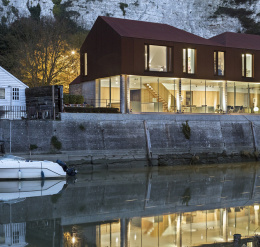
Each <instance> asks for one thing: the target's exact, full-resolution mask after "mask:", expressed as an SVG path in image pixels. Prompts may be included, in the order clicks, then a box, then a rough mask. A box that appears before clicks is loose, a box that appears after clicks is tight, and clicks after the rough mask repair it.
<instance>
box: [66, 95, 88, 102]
mask: <svg viewBox="0 0 260 247" xmlns="http://www.w3.org/2000/svg"><path fill="white" fill-rule="evenodd" d="M63 103H64V104H83V103H84V97H83V96H82V95H73V94H63Z"/></svg>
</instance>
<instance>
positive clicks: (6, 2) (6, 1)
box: [2, 0, 10, 6]
mask: <svg viewBox="0 0 260 247" xmlns="http://www.w3.org/2000/svg"><path fill="white" fill-rule="evenodd" d="M2 3H3V5H4V6H7V5H8V4H9V3H10V1H9V0H2Z"/></svg>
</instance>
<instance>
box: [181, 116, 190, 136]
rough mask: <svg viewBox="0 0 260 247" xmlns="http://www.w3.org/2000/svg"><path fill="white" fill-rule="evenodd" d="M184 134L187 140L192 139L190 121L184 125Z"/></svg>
mask: <svg viewBox="0 0 260 247" xmlns="http://www.w3.org/2000/svg"><path fill="white" fill-rule="evenodd" d="M182 133H183V134H184V136H185V138H186V139H190V126H189V123H188V120H186V124H184V123H182Z"/></svg>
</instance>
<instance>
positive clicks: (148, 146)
mask: <svg viewBox="0 0 260 247" xmlns="http://www.w3.org/2000/svg"><path fill="white" fill-rule="evenodd" d="M144 132H145V140H146V154H147V159H148V161H149V165H152V150H151V148H152V146H151V139H150V132H149V128H148V126H147V123H146V121H145V120H144Z"/></svg>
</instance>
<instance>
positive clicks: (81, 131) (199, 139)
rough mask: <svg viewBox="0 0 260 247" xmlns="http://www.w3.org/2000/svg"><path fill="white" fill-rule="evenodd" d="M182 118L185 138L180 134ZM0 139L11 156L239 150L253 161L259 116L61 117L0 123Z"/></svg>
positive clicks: (155, 154) (122, 156)
mask: <svg viewBox="0 0 260 247" xmlns="http://www.w3.org/2000/svg"><path fill="white" fill-rule="evenodd" d="M187 120H188V124H189V126H190V129H191V135H190V139H186V138H185V136H184V134H183V132H182V124H183V123H185V121H187ZM144 121H145V124H144ZM145 125H146V128H147V131H148V132H147V133H148V137H147V135H146V134H145V127H144V126H145ZM10 134H11V138H10ZM52 136H56V137H57V138H58V140H59V141H60V142H61V143H62V149H61V150H57V149H55V147H54V146H53V145H52V144H51V138H52ZM148 139H149V140H150V141H149V140H148ZM0 140H4V141H5V149H6V152H9V151H10V143H11V151H12V152H15V153H29V147H30V144H33V145H37V146H38V148H37V149H36V150H34V151H32V152H33V153H55V152H78V153H79V154H80V155H79V156H80V157H81V158H83V159H86V160H93V159H145V158H146V157H147V153H148V152H151V156H152V159H156V160H157V159H158V156H159V157H162V156H163V157H164V156H166V157H169V155H172V156H174V155H176V154H189V155H191V156H199V155H200V154H203V153H204V154H205V153H214V154H221V155H222V154H223V153H224V155H228V156H230V155H231V156H232V155H233V156H234V155H239V154H240V153H241V152H243V154H244V155H245V156H249V157H250V156H251V157H253V156H254V155H256V154H257V153H256V152H255V151H257V150H259V148H260V141H259V140H260V116H252V115H186V114H175V115H170V114H89V113H88V114H78V113H77V114H74V113H62V114H61V121H51V120H16V121H9V120H1V121H0ZM147 140H148V142H150V149H148V148H147V147H148V145H147ZM195 161H196V160H195Z"/></svg>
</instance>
